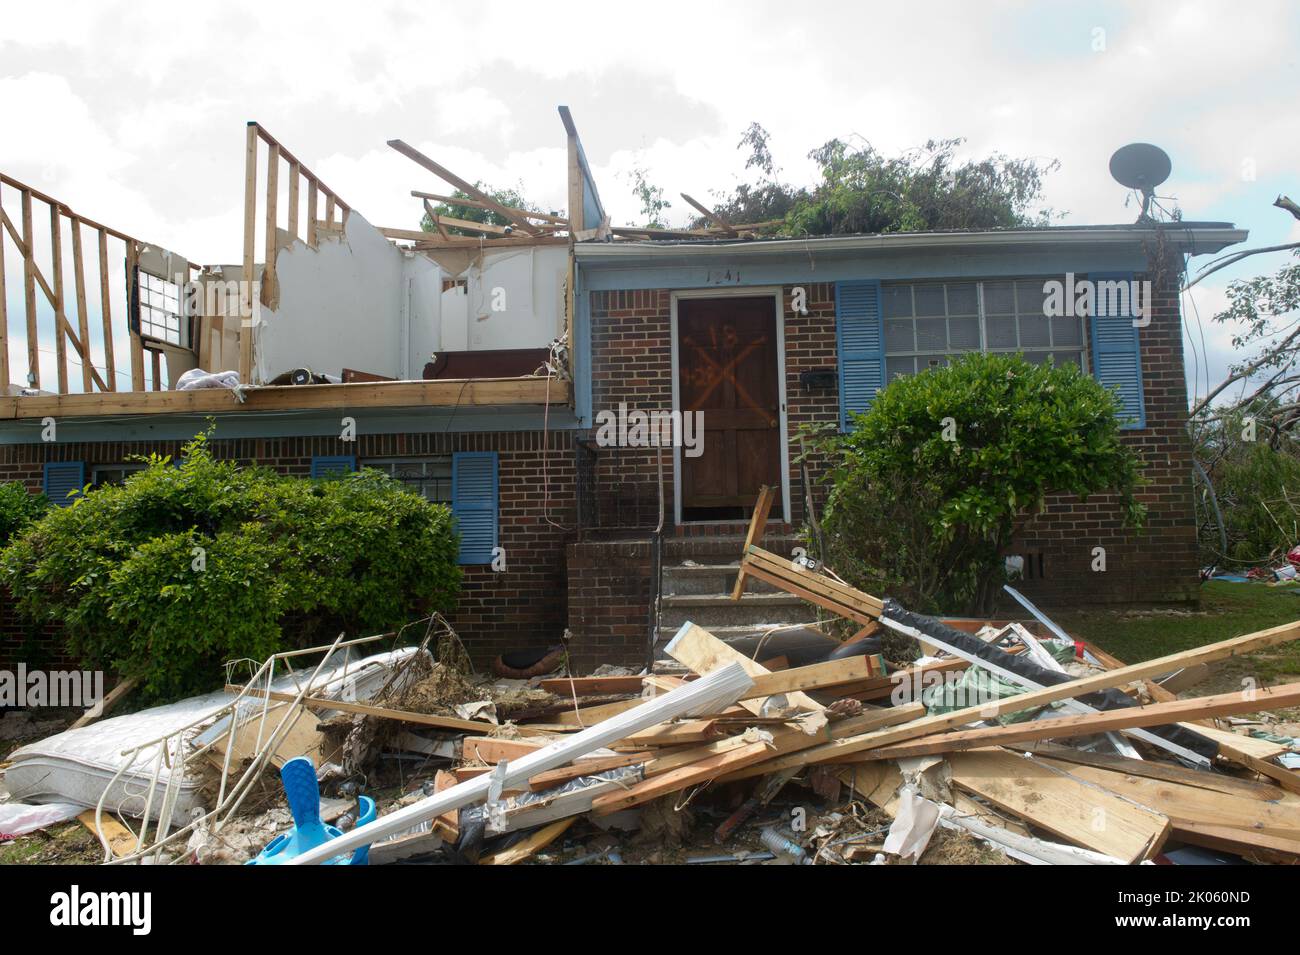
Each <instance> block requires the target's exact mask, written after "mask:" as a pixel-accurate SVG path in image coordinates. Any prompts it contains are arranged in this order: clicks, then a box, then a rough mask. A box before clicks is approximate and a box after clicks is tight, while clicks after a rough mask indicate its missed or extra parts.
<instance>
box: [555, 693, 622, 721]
mask: <svg viewBox="0 0 1300 955" xmlns="http://www.w3.org/2000/svg"><path fill="white" fill-rule="evenodd" d="M641 702H642V700H641V698H640V697H637V698H635V699H631V700H617V701H615V702H613V703H602V704H600V705H599V706H584V707H580V708H579V709H576V710H573V709H569V710H565V711H563V712H561V713H556V714H555V716H554V717H552V720H553V721H554V722H556V723H560V724H561V725H564V726H592V725H594V724H596V723H599V722H600V721H601V720H607V719H609V718H610V717H611V716H615V715H617V714H619V713H626V712H627V711H628V710H630V709H632V708H633V707H635V706H639V705H640V704H641Z"/></svg>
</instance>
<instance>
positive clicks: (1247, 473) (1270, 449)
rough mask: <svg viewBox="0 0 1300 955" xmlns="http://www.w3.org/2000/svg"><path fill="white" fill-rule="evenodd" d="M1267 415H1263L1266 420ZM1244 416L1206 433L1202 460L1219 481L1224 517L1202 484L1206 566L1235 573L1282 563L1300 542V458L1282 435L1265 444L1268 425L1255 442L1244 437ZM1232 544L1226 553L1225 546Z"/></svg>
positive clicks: (1217, 488) (1200, 497)
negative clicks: (1218, 516) (1220, 567)
mask: <svg viewBox="0 0 1300 955" xmlns="http://www.w3.org/2000/svg"><path fill="white" fill-rule="evenodd" d="M1266 413H1267V412H1266V411H1265V410H1262V409H1261V411H1260V412H1258V415H1259V419H1260V421H1261V422H1262V421H1263V420H1265V414H1266ZM1244 420H1245V419H1244V418H1243V416H1239V415H1231V416H1228V417H1226V418H1224V419H1223V420H1221V421H1218V422H1215V423H1214V424H1213V425H1212V426H1211V427H1203V428H1202V429H1201V440H1200V442H1199V444H1198V447H1197V457H1198V458H1199V459H1200V460H1203V461H1205V470H1206V472H1207V474H1208V475H1209V477H1210V480H1211V481H1212V482H1213V486H1214V490H1215V494H1216V496H1217V503H1218V507H1219V512H1218V513H1219V514H1220V515H1222V518H1223V529H1222V536H1220V530H1219V525H1218V518H1217V517H1216V515H1215V511H1214V508H1213V506H1212V505H1211V502H1210V500H1209V496H1208V493H1207V491H1206V489H1205V488H1204V487H1203V486H1199V485H1198V488H1197V490H1198V510H1199V512H1200V513H1199V516H1200V518H1201V527H1200V539H1201V548H1202V558H1203V562H1204V563H1205V564H1218V565H1220V566H1226V567H1227V568H1229V569H1245V568H1246V567H1248V566H1250V565H1257V564H1272V563H1275V562H1277V561H1280V560H1281V559H1282V558H1283V556H1284V555H1285V553H1286V551H1287V550H1289V549H1290V548H1291V547H1293V546H1295V544H1296V543H1297V542H1300V457H1297V452H1296V449H1295V445H1294V443H1293V442H1292V441H1290V440H1287V439H1286V438H1285V437H1283V436H1281V435H1277V436H1275V437H1274V439H1273V440H1272V441H1269V440H1265V433H1264V429H1263V427H1262V426H1259V427H1258V428H1257V429H1252V430H1258V435H1252V436H1251V437H1252V438H1253V439H1254V440H1251V439H1247V438H1243V437H1242V432H1243V431H1244V430H1245V428H1244V426H1243V421H1244ZM1225 540H1226V542H1227V550H1226V552H1225V551H1224V548H1223V542H1224V541H1225Z"/></svg>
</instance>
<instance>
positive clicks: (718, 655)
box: [664, 623, 822, 715]
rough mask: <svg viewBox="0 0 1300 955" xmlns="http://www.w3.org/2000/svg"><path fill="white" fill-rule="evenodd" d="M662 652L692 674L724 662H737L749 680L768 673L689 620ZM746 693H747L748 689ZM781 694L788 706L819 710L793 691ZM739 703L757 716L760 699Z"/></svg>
mask: <svg viewBox="0 0 1300 955" xmlns="http://www.w3.org/2000/svg"><path fill="white" fill-rule="evenodd" d="M664 652H665V653H666V654H668V655H669V656H670V657H672V658H673V659H674V660H676V661H677V662H678V663H684V664H685V665H686V666H688V667H690V668H691V669H692V670H694V671H695V672H696V673H701V674H704V673H710V672H712V671H713V670H714V669H715V668H717V667H721V666H723V665H725V664H728V663H738V664H740V666H741V667H743V668H744V670H745V672H746V673H747V674H749V676H750V678H751V679H753V680H757V679H758V678H759V677H763V676H771V673H770V672H769V671H768V669H767V668H766V667H764V666H762V665H761V664H758V663H755V662H754V661H753V660H751V659H750V658H749V657H747V656H745V655H744V654H743V653H741V652H740V651H739V650H735V649H733V648H732V647H729V646H727V645H726V644H725V643H723V642H722V641H721V640H719V639H718V638H717V637H715V636H714V635H713V634H711V633H709V632H708V631H707V630H705V629H704V628H703V627H697V626H696V625H695V624H693V623H685V624H683V625H682V627H681V629H680V630H678V631H677V635H676V636H674V637H673V638H672V640H671V641H669V643H668V646H666V647H664ZM746 695H749V693H748V691H747V693H746ZM785 697H786V699H787V700H788V701H789V703H790V706H791V707H793V708H795V709H799V710H807V711H809V712H812V713H816V712H818V711H820V710H821V709H822V705H821V704H820V703H818V702H817V701H816V700H814V699H813V698H812V697H810V696H808V695H807V694H805V693H800V692H799V691H797V690H795V691H792V692H790V693H787V694H785ZM740 705H741V706H743V707H744V708H745V709H747V710H749V712H751V713H753V714H755V715H759V714H760V713H761V712H762V709H763V705H762V702H761V701H756V700H754V699H745V700H741V703H740Z"/></svg>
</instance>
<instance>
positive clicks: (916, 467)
mask: <svg viewBox="0 0 1300 955" xmlns="http://www.w3.org/2000/svg"><path fill="white" fill-rule="evenodd" d="M1119 409H1120V405H1119V400H1118V398H1117V396H1116V394H1115V393H1114V392H1113V391H1109V390H1107V389H1106V388H1105V387H1103V386H1102V385H1101V384H1099V383H1098V382H1097V381H1096V380H1094V379H1093V378H1091V377H1090V376H1088V375H1086V374H1084V373H1083V372H1082V371H1081V370H1080V369H1079V367H1078V366H1077V365H1074V364H1063V365H1061V366H1059V367H1055V366H1053V365H1051V364H1050V363H1046V364H1041V365H1035V364H1031V363H1030V362H1028V361H1026V360H1025V359H1024V358H1023V357H1021V356H1020V355H1007V354H983V353H974V354H970V355H965V356H962V357H961V358H957V359H955V360H954V361H953V362H952V364H950V365H948V366H947V367H943V368H931V369H928V370H926V371H923V372H921V373H920V374H917V375H911V376H907V377H901V378H896V379H894V380H893V381H892V382H890V384H889V385H888V386H887V387H885V388H884V389H882V390H881V391H880V392H879V393H878V394H877V395H876V397H875V399H874V400H873V402H872V404H871V407H870V409H869V410H868V411H867V412H866V413H865V414H857V415H853V416H852V422H851V423H852V427H851V429H850V430H849V431H848V432H847V433H845V434H840V433H837V432H834V431H830V430H828V429H820V430H817V431H814V432H813V442H812V449H813V450H815V451H817V452H819V453H821V454H824V455H825V457H826V460H827V461H828V463H829V465H830V469H829V472H828V474H827V476H826V479H827V480H828V481H829V483H830V485H831V490H830V494H829V496H828V499H827V502H826V505H825V512H824V515H823V518H822V529H823V532H824V536H825V546H826V560H827V563H828V564H829V566H831V567H832V568H834V569H835V570H836V572H838V573H839V574H840V575H841V576H843V577H844V578H845V579H846V580H848V581H849V582H850V583H853V584H855V585H856V586H859V587H862V588H863V589H865V590H868V591H870V592H873V593H876V594H879V595H882V596H892V597H896V598H898V599H900V600H902V601H903V602H904V603H906V604H908V605H909V606H910V607H911V608H913V609H916V610H921V611H928V612H944V613H971V614H979V615H988V614H989V613H990V612H991V611H992V609H993V606H994V601H995V599H996V597H997V592H998V589H999V587H1000V586H1001V584H1002V583H1003V582H1005V581H1006V579H1007V578H1006V571H1005V565H1004V558H1003V554H1004V553H1005V551H1006V549H1007V548H1008V547H1009V546H1010V545H1011V544H1012V542H1013V538H1014V534H1015V532H1016V531H1017V530H1018V529H1020V528H1022V527H1023V526H1024V525H1025V523H1026V522H1027V521H1029V520H1030V519H1031V518H1032V517H1033V516H1034V515H1035V514H1037V513H1039V512H1040V511H1042V510H1043V508H1044V507H1045V506H1046V503H1047V500H1048V497H1049V496H1050V495H1053V494H1069V495H1078V496H1079V497H1082V498H1087V497H1088V496H1090V495H1093V494H1102V493H1107V494H1110V495H1113V499H1114V500H1115V501H1116V503H1117V504H1118V505H1119V507H1120V508H1121V509H1122V511H1123V513H1124V515H1125V518H1126V520H1127V521H1128V522H1129V523H1130V524H1133V525H1140V524H1141V523H1142V522H1143V521H1144V519H1145V508H1144V507H1143V505H1142V504H1141V503H1140V502H1139V501H1138V500H1137V498H1136V496H1135V493H1136V491H1137V489H1138V487H1139V485H1140V484H1141V476H1140V470H1139V469H1140V462H1139V461H1138V459H1137V457H1136V456H1135V455H1134V454H1133V452H1132V451H1130V450H1129V449H1128V448H1127V447H1125V445H1124V444H1123V443H1121V441H1120V435H1119V424H1120V421H1119V419H1118V418H1117V415H1118V414H1119V413H1120V411H1119ZM1081 547H1082V545H1081ZM1091 559H1092V558H1091V556H1090V555H1089V554H1088V551H1087V550H1086V549H1084V550H1083V551H1082V555H1081V560H1084V561H1088V560H1091Z"/></svg>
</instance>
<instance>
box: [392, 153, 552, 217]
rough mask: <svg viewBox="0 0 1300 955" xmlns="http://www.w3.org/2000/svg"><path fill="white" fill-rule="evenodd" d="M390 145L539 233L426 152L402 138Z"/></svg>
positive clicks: (475, 197) (498, 212)
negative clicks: (403, 140) (409, 144)
mask: <svg viewBox="0 0 1300 955" xmlns="http://www.w3.org/2000/svg"><path fill="white" fill-rule="evenodd" d="M388 145H389V146H391V147H392V148H393V149H396V150H397V151H398V152H399V153H401V154H402V155H403V156H405V157H406V158H407V159H410V160H411V161H412V162H415V163H418V164H419V165H421V166H423V167H424V168H425V169H427V170H429V172H431V173H433V174H434V175H435V176H437V177H438V178H440V179H442V180H443V181H444V182H449V183H451V184H452V185H453V186H455V187H456V188H457V189H459V190H460V191H461V192H463V193H465V194H466V195H467V196H469V197H470V198H471V199H476V200H477V201H479V202H481V203H482V204H483V205H484V206H485V207H486V208H488V209H491V210H492V211H493V212H495V213H496V214H497V215H501V216H505V217H506V218H507V219H509V220H510V221H511V222H513V223H514V224H515V225H516V226H518V227H519V228H520V229H522V230H523V231H524V232H527V233H528V234H529V235H536V234H537V232H538V230H537V228H536V227H535V226H533V224H532V223H530V222H529V221H528V220H527V219H525V218H524V217H523V216H522V215H520V214H518V213H516V212H515V211H514V210H513V209H511V208H509V207H508V206H503V205H502V204H501V203H499V202H497V201H496V200H495V199H493V198H492V197H491V196H489V195H488V194H487V193H485V192H483V190H481V189H479V188H478V187H477V186H475V185H474V184H473V183H471V182H466V181H465V180H464V179H462V178H460V176H457V175H456V174H455V173H454V172H451V171H450V170H449V169H446V168H444V167H443V166H440V165H438V164H437V163H436V162H434V161H433V160H432V159H430V158H429V157H428V156H426V155H425V154H424V153H422V152H420V151H419V150H418V149H415V148H414V147H412V146H408V145H407V144H406V143H404V142H402V141H401V140H400V139H390V140H389V141H388Z"/></svg>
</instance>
